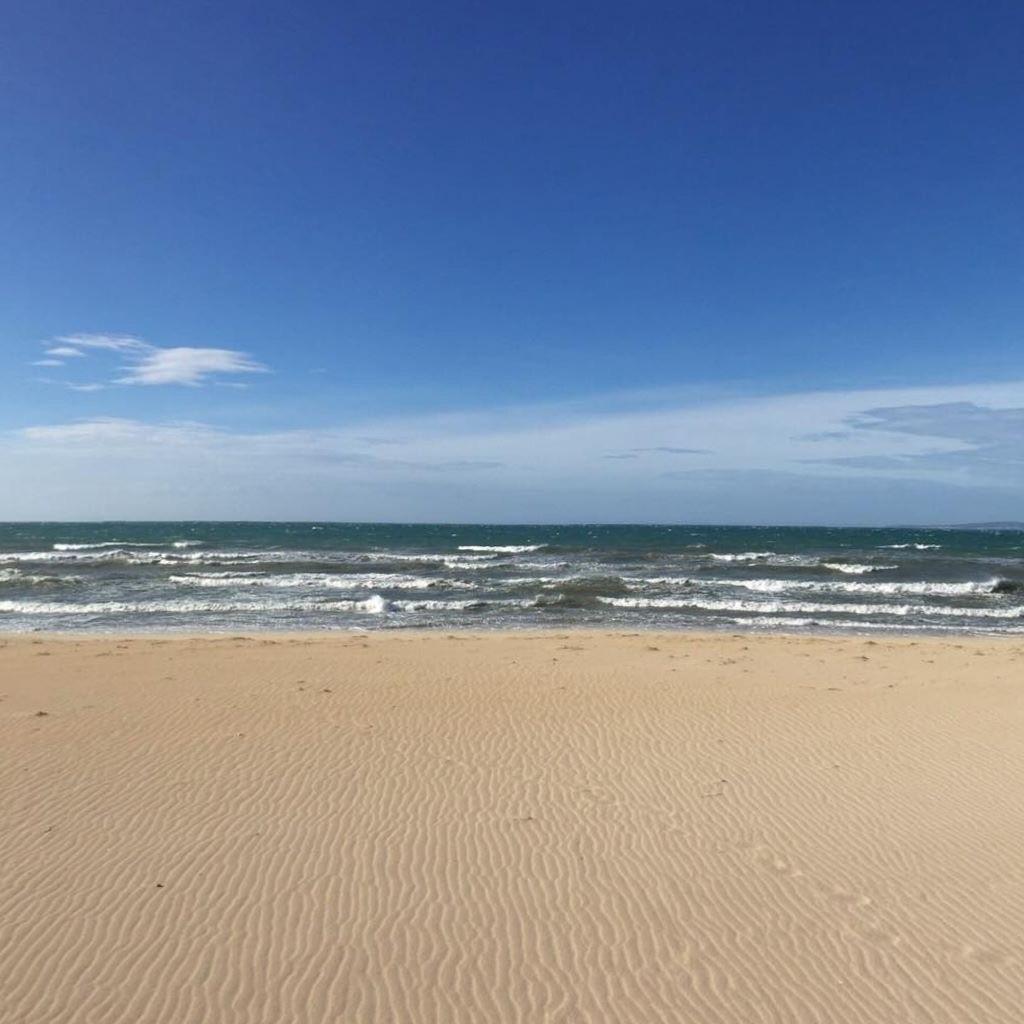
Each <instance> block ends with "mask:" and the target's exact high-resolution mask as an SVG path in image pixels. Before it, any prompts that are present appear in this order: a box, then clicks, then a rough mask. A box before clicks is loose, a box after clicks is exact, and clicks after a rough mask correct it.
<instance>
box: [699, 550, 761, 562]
mask: <svg viewBox="0 0 1024 1024" xmlns="http://www.w3.org/2000/svg"><path fill="white" fill-rule="evenodd" d="M711 557H712V558H713V559H715V561H716V562H763V561H765V560H766V559H769V558H774V557H775V552H774V551H741V552H740V553H739V554H738V555H716V554H712V555H711Z"/></svg>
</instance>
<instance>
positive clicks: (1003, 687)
mask: <svg viewBox="0 0 1024 1024" xmlns="http://www.w3.org/2000/svg"><path fill="white" fill-rule="evenodd" d="M0 694H2V701H0V727H2V733H0V1020H2V1021H3V1022H4V1024H14V1022H17V1024H37V1022H44V1021H45V1022H60V1024H71V1022H83V1024H84V1022H90V1024H113V1022H124V1024H157V1022H161V1024H163V1022H166V1024H227V1022H239V1024H242V1022H244V1024H300V1022H328V1021H330V1022H335V1021H337V1022H382V1024H383V1022H388V1024H406V1022H408V1024H421V1022H430V1024H456V1022H466V1024H470V1022H472V1024H485V1022H511V1021H517V1022H523V1024H533V1022H560V1024H561V1022H564V1024H568V1022H582V1021H588V1022H609V1024H625V1022H637V1024H652V1022H684V1021H685V1022H696V1024H711V1022H729V1024H756V1022H761V1021H771V1022H778V1024H790V1022H805V1021H815V1022H822V1024H843V1022H886V1024H888V1022H893V1024H906V1022H925V1021H928V1022H949V1024H972V1022H979V1024H997V1022H1004V1021H1005V1022H1014V1024H1019V1022H1020V1021H1021V1020H1022V1019H1024V643H1021V642H1019V641H1018V642H1010V641H998V642H997V641H983V640H966V639H963V640H955V641H941V640H918V641H913V640H909V639H898V640H891V641H890V640H886V641H880V642H877V643H873V642H871V641H868V640H864V639H856V638H847V639H835V638H817V639H805V638H801V639H794V638H785V637H765V638H751V637H734V638H730V637H707V636H694V635H672V636H667V635H656V634H640V635H636V634H632V635H624V634H610V633H586V632H578V633H577V632H574V633H571V634H550V633H549V634H546V635H536V634H533V635H515V634H506V635H495V636H472V635H468V634H463V635H458V636H451V637H445V636H442V635H434V636H429V637H428V636H423V635H413V634H401V635H395V634H390V635H383V634H378V635H372V636H368V637H365V638H364V637H362V636H353V635H350V634H345V635H334V636H319V637H313V636H309V637H273V636H257V637H255V638H252V639H244V638H220V639H136V640H112V639H81V638H64V639H59V638H47V639H43V640H38V639H35V640H32V639H27V638H24V639H23V638H8V639H6V640H4V639H2V638H0Z"/></svg>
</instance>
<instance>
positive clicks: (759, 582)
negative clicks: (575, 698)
mask: <svg viewBox="0 0 1024 1024" xmlns="http://www.w3.org/2000/svg"><path fill="white" fill-rule="evenodd" d="M570 626H584V627H615V628H629V629H641V628H656V629H727V630H731V631H737V630H761V631H764V630H769V631H787V632H801V631H843V632H845V631H856V632H871V633H875V632H879V631H897V632H937V633H989V634H1014V633H1017V634H1019V633H1024V532H1015V531H1010V530H1006V531H974V530H970V531H968V530H926V529H870V530H868V529H810V528H797V527H787V528H777V527H772V528H761V527H719V526H417V525H381V524H370V523H82V524H70V523H16V524H14V523H11V524H0V630H3V631H17V632H22V631H32V630H76V631H78V630H94V631H116V632H127V631H140V632H157V631H165V630H181V631H222V630H231V631H236V630H255V629H278V630H310V629H312V630H319V629H380V628H403V627H404V628H440V629H453V628H471V629H495V628H496V629H509V628H529V629H536V628H543V627H554V628H566V627H570Z"/></svg>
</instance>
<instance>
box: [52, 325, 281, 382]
mask: <svg viewBox="0 0 1024 1024" xmlns="http://www.w3.org/2000/svg"><path fill="white" fill-rule="evenodd" d="M54 342H58V343H59V344H54ZM47 345H48V346H49V347H47V348H46V355H47V357H48V358H47V359H45V360H39V361H37V362H36V363H35V364H34V365H36V366H62V365H64V359H65V358H72V357H80V358H84V357H85V356H87V355H88V354H89V353H90V352H107V353H116V354H119V355H120V356H121V357H122V359H123V360H124V362H123V363H122V365H121V367H120V369H119V370H118V371H117V374H118V375H117V376H115V377H113V378H112V379H110V380H108V381H106V382H105V383H103V384H101V383H99V382H86V383H82V382H74V383H71V384H69V385H68V386H69V387H71V388H72V390H75V391H87V390H88V391H94V390H98V389H99V388H100V387H103V386H105V385H106V384H121V385H129V386H130V385H142V386H154V385H181V386H186V387H198V386H200V385H202V384H204V383H206V382H207V381H210V382H215V383H218V384H224V385H226V386H240V382H237V381H232V380H224V379H223V378H225V377H228V378H230V377H234V376H238V375H239V374H251V373H266V372H267V367H266V366H264V365H263V364H262V363H260V362H257V361H256V360H255V359H253V358H252V357H251V356H249V355H248V354H247V353H245V352H240V351H238V350H237V349H229V348H198V347H194V346H189V345H176V346H172V347H161V346H159V345H153V344H151V343H150V342H148V341H144V340H143V339H142V338H136V337H134V336H132V335H115V334H67V335H61V336H59V337H57V338H55V339H53V341H51V342H47ZM54 357H59V358H54Z"/></svg>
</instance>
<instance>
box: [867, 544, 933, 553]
mask: <svg viewBox="0 0 1024 1024" xmlns="http://www.w3.org/2000/svg"><path fill="white" fill-rule="evenodd" d="M881 547H883V548H890V549H893V550H897V551H902V550H904V549H905V548H913V549H914V550H915V551H936V550H938V549H939V548H941V547H942V545H941V544H882V545H881Z"/></svg>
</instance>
